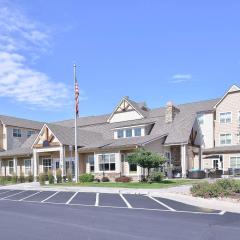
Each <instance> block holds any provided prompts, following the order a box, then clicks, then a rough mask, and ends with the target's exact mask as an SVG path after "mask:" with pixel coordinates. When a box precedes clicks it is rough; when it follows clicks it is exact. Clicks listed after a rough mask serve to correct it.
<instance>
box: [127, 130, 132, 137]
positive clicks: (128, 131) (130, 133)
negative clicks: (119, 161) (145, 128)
mask: <svg viewBox="0 0 240 240" xmlns="http://www.w3.org/2000/svg"><path fill="white" fill-rule="evenodd" d="M126 137H132V129H131V128H129V129H126Z"/></svg>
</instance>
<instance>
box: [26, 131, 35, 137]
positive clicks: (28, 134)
mask: <svg viewBox="0 0 240 240" xmlns="http://www.w3.org/2000/svg"><path fill="white" fill-rule="evenodd" d="M34 133H35V131H33V130H28V131H27V137H31V135H33V134H34Z"/></svg>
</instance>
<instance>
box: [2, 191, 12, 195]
mask: <svg viewBox="0 0 240 240" xmlns="http://www.w3.org/2000/svg"><path fill="white" fill-rule="evenodd" d="M12 191H13V190H7V191H5V192H1V193H0V195H1V194H3V193H7V192H12Z"/></svg>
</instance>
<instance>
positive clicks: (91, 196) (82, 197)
mask: <svg viewBox="0 0 240 240" xmlns="http://www.w3.org/2000/svg"><path fill="white" fill-rule="evenodd" d="M95 203H96V193H93V192H79V193H77V195H76V196H75V197H74V198H73V199H72V200H71V202H70V203H69V204H74V205H77V204H79V205H86V206H95Z"/></svg>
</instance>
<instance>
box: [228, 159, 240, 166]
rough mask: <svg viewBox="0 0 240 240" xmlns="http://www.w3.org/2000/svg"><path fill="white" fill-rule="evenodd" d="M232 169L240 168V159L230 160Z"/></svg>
mask: <svg viewBox="0 0 240 240" xmlns="http://www.w3.org/2000/svg"><path fill="white" fill-rule="evenodd" d="M230 168H240V157H231V158H230Z"/></svg>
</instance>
